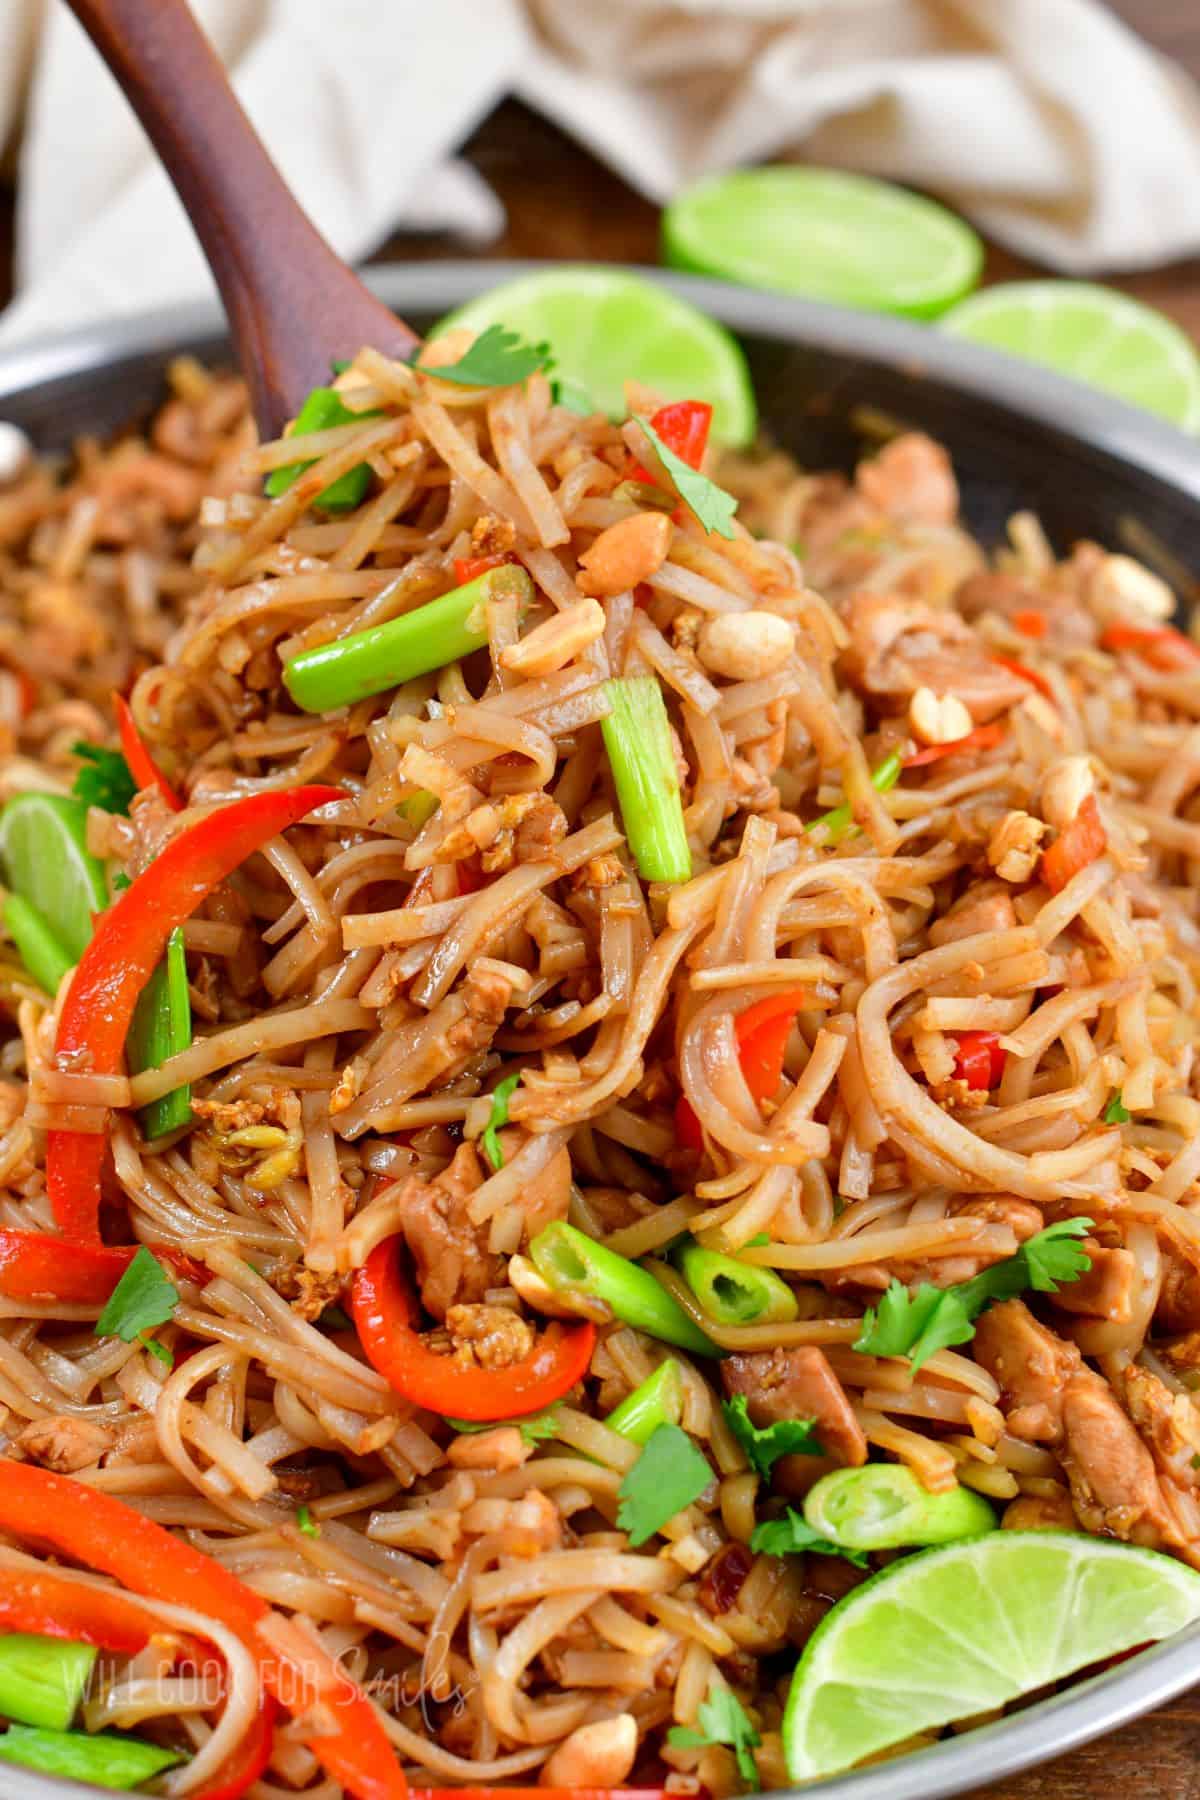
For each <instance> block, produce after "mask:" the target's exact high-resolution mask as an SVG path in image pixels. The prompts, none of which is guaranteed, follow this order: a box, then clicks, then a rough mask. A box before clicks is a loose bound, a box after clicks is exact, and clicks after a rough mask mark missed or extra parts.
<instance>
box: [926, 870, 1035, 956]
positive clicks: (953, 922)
mask: <svg viewBox="0 0 1200 1800" xmlns="http://www.w3.org/2000/svg"><path fill="white" fill-rule="evenodd" d="M1016 922H1017V915H1016V913H1015V912H1014V911H1013V903H1012V900H1011V898H1010V896H1009V892H1008V889H1007V888H1006V887H1004V886H1003V885H1002V884H1001V883H1000V882H998V881H979V882H974V883H973V884H972V886H971V888H970V891H969V892H968V893H965V894H964V895H963V896H962V897H961V899H959V900H956V901H955V902H954V905H953V906H952V907H951V908H950V910H949V911H948V912H945V913H943V914H942V916H941V918H940V919H938V920H936V921H935V922H934V924H932V925H931V926H930V928H929V942H930V943H931V944H932V945H933V947H934V949H935V950H936V949H939V948H940V947H941V946H942V945H943V944H954V943H957V942H958V940H959V938H965V937H974V936H975V935H976V933H977V932H980V931H1009V930H1011V929H1012V927H1013V926H1014V925H1015V924H1016Z"/></svg>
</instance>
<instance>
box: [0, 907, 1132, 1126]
mask: <svg viewBox="0 0 1200 1800" xmlns="http://www.w3.org/2000/svg"><path fill="white" fill-rule="evenodd" d="M13 936H14V937H15V936H16V932H14V933H13ZM18 948H19V946H18ZM22 954H24V953H23V952H22ZM1132 1117H1133V1114H1132V1113H1131V1112H1130V1111H1129V1109H1128V1107H1127V1106H1126V1105H1125V1102H1124V1100H1122V1098H1121V1096H1120V1094H1114V1095H1113V1097H1112V1099H1111V1100H1110V1101H1109V1103H1108V1105H1107V1106H1106V1107H1105V1109H1104V1123H1105V1124H1106V1125H1128V1123H1129V1121H1130V1119H1131V1118H1132Z"/></svg>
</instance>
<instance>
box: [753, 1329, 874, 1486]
mask: <svg viewBox="0 0 1200 1800" xmlns="http://www.w3.org/2000/svg"><path fill="white" fill-rule="evenodd" d="M721 1377H722V1380H723V1381H724V1383H725V1391H726V1393H728V1394H729V1395H731V1396H733V1395H736V1394H744V1395H745V1396H746V1403H747V1409H748V1411H749V1414H750V1418H751V1420H752V1421H753V1423H754V1424H755V1425H758V1426H763V1425H773V1424H775V1423H776V1421H777V1420H779V1419H815V1421H816V1434H817V1436H818V1437H819V1438H820V1440H821V1444H822V1447H823V1448H824V1449H825V1450H826V1451H828V1453H829V1455H830V1456H832V1457H834V1458H835V1459H836V1461H838V1462H839V1463H842V1464H844V1465H845V1464H848V1465H850V1466H852V1467H857V1466H858V1465H859V1464H860V1463H865V1462H866V1460H867V1440H866V1438H865V1437H864V1436H863V1432H862V1427H861V1426H860V1425H859V1423H858V1420H857V1419H856V1418H855V1416H854V1411H853V1408H852V1407H851V1405H850V1402H849V1400H848V1399H847V1398H846V1390H845V1388H844V1387H843V1386H842V1384H841V1382H840V1381H839V1380H838V1378H837V1376H836V1375H835V1374H834V1372H833V1370H832V1369H831V1368H830V1366H829V1361H828V1358H827V1357H826V1356H825V1354H824V1352H823V1351H821V1350H818V1349H816V1348H815V1347H814V1346H813V1345H811V1344H802V1345H799V1346H798V1347H797V1348H796V1349H794V1350H782V1349H778V1350H765V1351H761V1352H756V1353H755V1354H754V1355H751V1356H730V1357H728V1358H727V1359H726V1361H725V1362H723V1363H722V1364H721ZM804 1460H805V1461H807V1460H808V1459H807V1458H805V1459H804Z"/></svg>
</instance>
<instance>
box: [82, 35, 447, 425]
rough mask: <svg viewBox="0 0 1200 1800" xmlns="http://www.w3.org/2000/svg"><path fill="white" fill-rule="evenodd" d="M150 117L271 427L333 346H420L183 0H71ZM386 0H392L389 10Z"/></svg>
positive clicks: (315, 382) (311, 381)
mask: <svg viewBox="0 0 1200 1800" xmlns="http://www.w3.org/2000/svg"><path fill="white" fill-rule="evenodd" d="M69 4H70V6H71V10H72V11H73V12H74V14H75V16H76V18H77V19H78V20H79V22H80V24H81V25H82V26H83V28H84V30H85V31H86V32H87V33H88V35H89V37H90V38H91V40H92V42H93V43H94V44H95V46H96V48H97V50H99V52H100V54H101V56H103V58H104V60H105V62H106V63H107V64H108V66H109V68H110V69H111V70H112V72H113V74H114V75H115V76H116V78H117V81H118V82H119V83H120V86H121V88H122V90H123V92H124V94H125V97H126V98H127V99H128V101H129V103H130V105H131V106H132V107H133V108H134V111H135V112H136V113H137V115H138V117H139V119H140V120H141V122H142V124H143V125H144V126H145V128H146V132H147V135H148V136H149V138H150V141H151V143H152V144H153V145H154V147H155V149H156V150H157V152H158V154H159V157H160V158H161V160H162V164H163V167H164V168H165V169H166V171H167V174H168V175H169V176H170V177H171V180H172V181H173V182H174V184H175V188H176V191H177V192H178V194H179V197H180V199H181V200H182V201H183V204H184V206H185V207H186V208H187V213H188V217H189V218H190V219H191V222H192V226H193V228H194V230H195V232H196V236H197V237H198V238H199V239H200V243H201V246H202V248H203V250H204V254H205V256H206V257H207V259H208V266H209V268H210V269H211V270H212V272H213V275H214V276H215V278H216V283H217V286H218V288H219V289H220V290H221V298H222V300H223V301H224V302H225V311H226V313H227V314H228V317H229V324H230V329H231V331H232V333H233V341H234V346H235V348H236V350H237V355H238V360H239V362H240V363H241V366H242V372H243V374H244V375H245V377H246V380H247V383H248V384H249V388H250V398H251V403H252V405H253V407H254V417H255V419H256V420H257V422H258V429H259V433H260V434H261V436H262V437H264V438H273V437H278V436H279V434H280V432H281V431H282V429H283V427H284V425H285V424H286V423H287V421H288V420H289V419H291V418H294V417H295V415H296V414H297V412H299V410H300V406H301V404H302V402H303V400H304V397H305V395H306V394H307V393H308V392H309V391H310V389H312V388H314V387H319V386H321V385H322V384H324V383H327V382H328V380H329V370H330V364H331V362H333V360H334V359H335V358H340V357H347V358H348V357H352V356H353V355H354V354H355V353H356V351H358V350H361V349H362V347H363V345H364V344H370V345H371V346H372V348H374V349H376V350H381V351H383V352H384V354H385V355H387V356H404V357H407V356H410V355H411V354H412V351H413V349H414V348H415V347H416V345H417V344H419V343H420V339H419V338H418V337H417V335H416V333H415V332H414V331H411V330H410V329H409V327H408V326H407V325H405V324H404V322H403V320H401V319H397V318H396V316H395V314H394V313H392V312H390V311H389V310H388V308H387V307H386V306H385V305H384V304H383V302H382V300H377V299H376V298H375V296H374V294H372V293H371V292H370V290H369V289H368V288H366V287H365V286H364V285H363V283H362V282H361V281H360V280H359V278H358V276H357V275H355V274H354V272H353V270H351V269H349V268H347V266H346V264H345V263H344V262H342V260H341V258H340V257H338V256H336V255H335V254H334V252H333V251H332V250H331V249H330V247H329V245H328V244H327V243H326V242H325V239H324V238H323V237H322V236H321V234H320V232H319V231H318V230H317V229H316V227H315V226H314V225H313V223H312V221H311V219H309V217H308V215H307V214H306V213H305V212H304V211H303V210H302V209H301V208H300V206H299V205H298V204H297V202H296V200H295V198H294V196H293V195H292V193H291V191H290V189H289V188H288V187H287V186H286V184H285V183H284V180H283V178H282V176H281V175H280V173H279V171H278V169H277V168H276V167H275V164H274V163H273V162H272V161H271V159H270V157H269V156H268V155H267V152H266V150H265V149H264V148H263V145H262V141H261V140H260V138H259V136H258V134H257V132H256V131H255V129H254V127H253V126H252V125H251V123H250V121H249V119H248V118H247V117H246V115H245V113H244V112H243V111H242V108H241V105H240V103H239V101H238V100H237V98H236V96H235V95H234V92H233V89H232V88H231V87H230V85H229V82H228V80H227V79H226V76H225V71H224V69H223V68H222V66H221V63H220V61H219V59H218V58H217V55H216V53H215V52H214V50H213V48H212V45H211V44H210V43H209V41H208V39H207V38H206V37H205V36H204V33H203V32H202V31H201V30H200V27H199V26H198V25H197V24H196V21H195V19H194V18H193V17H192V14H191V12H190V11H189V9H188V6H187V4H186V0H69ZM382 10H383V11H386V8H384V9H382Z"/></svg>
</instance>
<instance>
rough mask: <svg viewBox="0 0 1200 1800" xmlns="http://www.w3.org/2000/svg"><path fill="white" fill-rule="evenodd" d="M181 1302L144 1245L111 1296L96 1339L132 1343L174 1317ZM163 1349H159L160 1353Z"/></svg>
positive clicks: (101, 1316) (176, 1289)
mask: <svg viewBox="0 0 1200 1800" xmlns="http://www.w3.org/2000/svg"><path fill="white" fill-rule="evenodd" d="M178 1299H179V1289H178V1288H177V1287H175V1286H174V1284H173V1283H172V1282H170V1281H168V1280H167V1275H166V1271H165V1270H164V1268H163V1266H162V1264H161V1263H160V1262H159V1260H158V1258H157V1257H154V1256H151V1254H150V1252H149V1251H148V1250H147V1248H146V1246H145V1245H144V1244H142V1245H140V1246H139V1248H138V1252H137V1255H136V1256H135V1257H134V1258H133V1261H132V1262H131V1263H130V1265H129V1267H128V1268H127V1269H126V1271H125V1273H124V1274H123V1275H122V1277H121V1279H120V1281H118V1283H117V1285H116V1287H115V1288H114V1289H113V1291H112V1293H111V1294H110V1295H109V1296H108V1304H107V1305H106V1306H105V1308H104V1311H103V1312H102V1313H101V1314H100V1317H99V1318H98V1319H97V1320H96V1324H95V1333H96V1336H97V1337H119V1338H122V1339H124V1341H125V1343H127V1344H132V1343H133V1341H134V1339H135V1338H138V1337H140V1336H141V1334H142V1332H143V1331H153V1330H154V1328H155V1326H157V1325H165V1324H166V1322H167V1320H168V1319H170V1318H173V1317H174V1314H175V1306H176V1303H177V1301H178ZM163 1348H164V1346H163V1345H161V1344H160V1345H159V1346H158V1349H159V1351H161V1350H162V1349H163ZM167 1354H168V1355H169V1354H170V1352H169V1351H168V1352H167Z"/></svg>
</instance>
